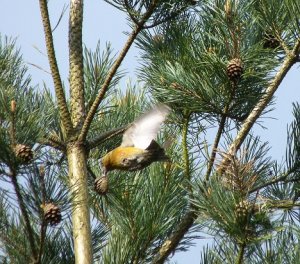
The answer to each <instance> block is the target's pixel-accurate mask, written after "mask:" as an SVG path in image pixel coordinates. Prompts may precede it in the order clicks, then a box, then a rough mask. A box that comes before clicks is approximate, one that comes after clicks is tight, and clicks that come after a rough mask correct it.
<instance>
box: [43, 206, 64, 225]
mask: <svg viewBox="0 0 300 264" xmlns="http://www.w3.org/2000/svg"><path fill="white" fill-rule="evenodd" d="M42 208H43V210H44V217H45V220H46V222H47V223H50V225H51V226H54V225H57V224H59V223H60V222H61V212H60V208H59V207H58V206H57V205H55V204H54V203H46V204H45V205H43V206H42Z"/></svg>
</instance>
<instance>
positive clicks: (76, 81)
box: [69, 0, 85, 127]
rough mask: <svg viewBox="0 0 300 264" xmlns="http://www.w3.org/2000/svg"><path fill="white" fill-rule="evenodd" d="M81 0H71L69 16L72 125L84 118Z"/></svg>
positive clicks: (77, 123)
mask: <svg viewBox="0 0 300 264" xmlns="http://www.w3.org/2000/svg"><path fill="white" fill-rule="evenodd" d="M82 21H83V0H72V1H71V7H70V16H69V61H70V67H69V68H70V69H69V71H70V72H69V74H70V81H69V83H70V96H71V119H72V123H73V125H74V127H77V126H79V125H82V124H83V121H84V118H85V103H84V78H83V68H84V67H83V55H82Z"/></svg>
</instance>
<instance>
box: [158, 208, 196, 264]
mask: <svg viewBox="0 0 300 264" xmlns="http://www.w3.org/2000/svg"><path fill="white" fill-rule="evenodd" d="M196 218H197V214H196V212H195V211H189V212H188V213H187V214H186V215H185V216H184V217H183V219H182V221H181V222H180V224H179V226H178V229H177V230H176V231H175V232H174V233H173V234H172V235H171V236H170V238H169V239H167V240H166V241H165V242H164V243H163V244H162V246H161V247H160V250H159V252H158V254H157V255H156V256H155V258H154V260H153V262H152V263H153V264H163V263H164V262H165V260H166V259H167V258H168V257H169V255H170V254H171V253H172V252H174V250H175V249H176V247H177V246H178V244H179V242H180V241H181V239H182V238H183V237H184V235H185V234H186V232H187V231H188V230H189V229H190V228H191V227H192V225H193V224H194V221H195V219H196Z"/></svg>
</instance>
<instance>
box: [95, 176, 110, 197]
mask: <svg viewBox="0 0 300 264" xmlns="http://www.w3.org/2000/svg"><path fill="white" fill-rule="evenodd" d="M94 189H95V191H96V192H97V193H98V194H100V195H105V194H106V193H107V191H108V178H107V176H103V177H98V178H96V179H95V181H94Z"/></svg>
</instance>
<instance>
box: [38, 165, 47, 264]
mask: <svg viewBox="0 0 300 264" xmlns="http://www.w3.org/2000/svg"><path fill="white" fill-rule="evenodd" d="M39 176H40V177H39V180H40V185H41V190H42V204H43V205H44V204H45V203H46V199H47V195H46V186H45V167H40V168H39ZM46 231H47V223H46V220H45V217H44V215H43V214H42V224H41V229H40V248H39V255H38V263H41V259H42V255H43V249H44V244H45V237H46Z"/></svg>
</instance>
